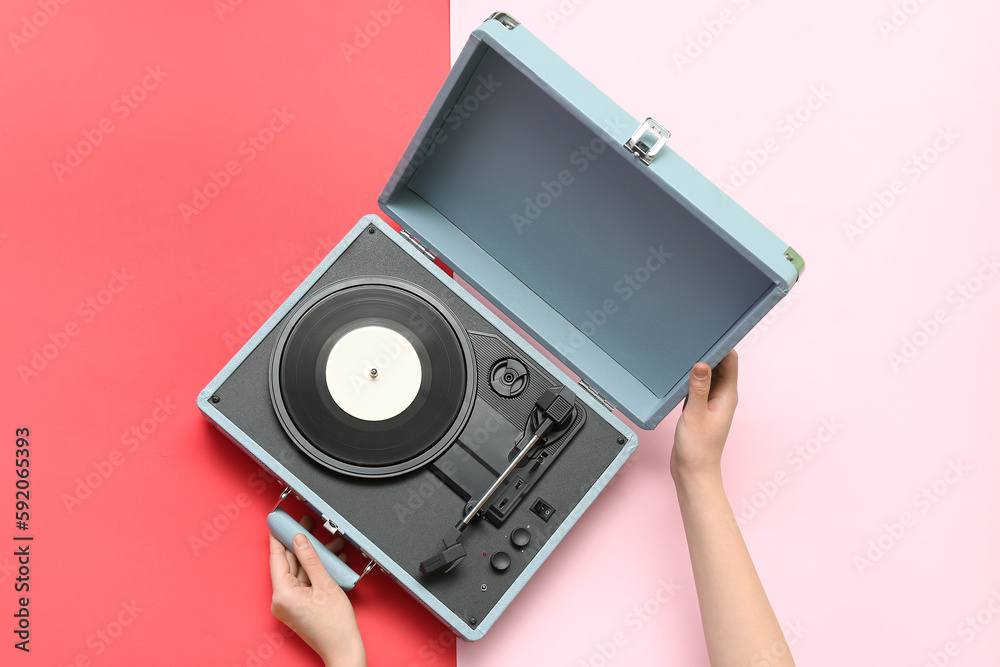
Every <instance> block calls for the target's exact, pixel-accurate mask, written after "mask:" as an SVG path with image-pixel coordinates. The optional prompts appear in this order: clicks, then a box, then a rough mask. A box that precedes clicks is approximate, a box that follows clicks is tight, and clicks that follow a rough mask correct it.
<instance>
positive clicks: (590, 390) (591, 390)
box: [580, 380, 615, 412]
mask: <svg viewBox="0 0 1000 667" xmlns="http://www.w3.org/2000/svg"><path fill="white" fill-rule="evenodd" d="M580 386H581V387H583V388H584V389H586V390H587V393H588V394H590V395H591V396H593V397H594V398H596V399H597V400H598V401H600V402H601V405H603V406H604V407H606V408H607V409H608V410H610V411H611V412H614V411H615V406H613V405H611V402H610V401H608V399H606V398H604V397H603V396H601V395H600V394H598V393H597V390H596V389H594V388H593V387H591V386H590V385H589V384H587V383H586V381H584V380H580Z"/></svg>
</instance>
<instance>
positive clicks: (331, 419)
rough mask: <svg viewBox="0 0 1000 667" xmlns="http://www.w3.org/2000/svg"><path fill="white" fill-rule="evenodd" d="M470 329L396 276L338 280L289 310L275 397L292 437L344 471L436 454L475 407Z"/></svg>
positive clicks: (408, 465)
mask: <svg viewBox="0 0 1000 667" xmlns="http://www.w3.org/2000/svg"><path fill="white" fill-rule="evenodd" d="M471 350H472V348H471V344H470V342H469V339H468V335H467V334H466V333H465V330H464V329H462V327H461V326H460V325H459V324H458V321H457V320H456V319H455V317H454V315H453V314H452V313H451V311H450V310H448V308H447V307H446V306H445V305H444V304H443V303H441V302H440V301H439V300H438V299H437V298H435V297H434V296H432V295H431V294H430V293H428V292H426V291H425V290H423V289H421V288H419V287H417V286H416V285H413V284H411V283H407V282H405V281H402V280H398V279H395V278H388V277H383V276H372V277H365V278H355V279H351V280H346V281H342V282H338V283H334V284H333V285H330V286H328V287H325V288H323V289H322V290H320V291H318V292H316V293H315V294H312V295H310V296H309V297H308V298H306V299H305V300H303V301H302V302H301V303H300V304H299V305H298V306H296V308H295V309H294V310H293V311H292V312H291V313H290V314H289V316H288V319H287V321H286V323H285V325H284V327H283V328H282V330H281V333H280V334H279V337H278V341H277V344H276V345H275V348H274V352H273V354H272V357H271V378H270V386H271V400H272V403H273V404H274V408H275V411H276V413H277V415H278V418H279V420H280V421H281V424H282V426H283V427H284V429H285V431H286V432H287V433H288V435H289V437H291V438H292V440H294V441H295V443H296V444H297V445H298V446H299V447H300V448H301V449H302V450H303V451H305V452H306V453H307V454H308V455H310V456H311V457H313V458H314V459H315V460H317V461H319V462H320V463H322V464H324V465H326V466H328V467H330V468H333V469H334V470H338V471H340V472H343V473H347V474H351V475H357V476H363V477H388V476H391V475H399V474H402V473H405V472H407V471H410V470H413V469H414V468H417V467H419V466H421V465H423V464H424V463H426V462H428V461H430V460H431V459H433V458H434V457H435V456H436V455H437V454H439V453H440V452H441V451H442V450H443V449H444V448H445V447H447V446H448V445H449V444H451V442H453V441H454V439H455V438H456V437H457V435H458V433H459V431H460V430H461V428H462V427H463V426H464V425H465V422H466V420H467V419H468V416H469V413H470V412H471V410H472V395H473V392H474V389H475V384H476V381H475V364H474V362H473V360H472V351H471Z"/></svg>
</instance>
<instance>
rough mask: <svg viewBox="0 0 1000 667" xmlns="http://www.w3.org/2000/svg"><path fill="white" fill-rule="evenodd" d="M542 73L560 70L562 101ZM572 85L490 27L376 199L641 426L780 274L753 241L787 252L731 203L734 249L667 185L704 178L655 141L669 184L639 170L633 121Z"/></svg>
mask: <svg viewBox="0 0 1000 667" xmlns="http://www.w3.org/2000/svg"><path fill="white" fill-rule="evenodd" d="M518 32H520V33H522V34H523V35H525V36H524V37H520V36H518ZM539 70H541V71H539ZM546 74H547V75H549V77H554V78H555V80H558V81H563V80H564V79H566V78H567V77H568V78H570V79H572V77H573V76H575V77H576V79H572V80H571V81H570V83H571V84H573V85H576V86H577V88H576V89H575V90H574V91H573V93H574V94H575V97H574V98H573V100H572V103H570V100H568V99H567V98H566V97H565V96H564V95H562V94H561V93H560V91H559V90H556V89H555V88H554V87H553V86H552V85H550V83H551V79H550V80H546V78H545V75H546ZM581 80H582V77H580V76H579V75H578V74H577V73H576V72H575V71H573V70H572V69H570V68H569V67H568V66H566V65H565V63H563V62H562V61H561V60H559V59H558V57H557V56H555V55H554V54H552V53H551V52H550V51H548V50H547V49H545V48H544V46H543V45H541V44H540V42H538V41H537V40H534V39H533V38H532V37H531V35H530V33H527V31H525V30H524V29H523V27H518V28H516V29H515V30H513V31H507V30H506V29H504V28H502V27H500V26H499V24H498V23H496V22H495V21H488V22H487V23H486V24H484V26H483V28H482V29H480V30H478V31H477V32H476V33H473V36H472V38H471V39H470V42H469V44H468V45H467V47H466V49H465V50H464V51H463V53H462V55H461V56H460V58H459V60H458V62H457V63H456V65H455V67H454V68H453V70H452V73H451V75H450V76H449V78H448V80H447V81H446V82H445V85H444V87H443V88H442V91H441V93H440V94H439V96H438V99H437V100H435V104H434V106H433V107H432V108H431V110H430V112H429V113H428V115H427V117H426V118H425V119H424V123H423V124H422V125H421V127H420V129H419V130H418V133H417V136H416V137H414V140H413V142H412V143H411V145H410V148H409V149H408V150H407V152H406V154H405V155H404V157H403V160H402V161H401V162H400V165H399V166H398V167H397V169H396V172H395V173H394V175H393V178H392V180H391V181H390V183H389V184H388V185H387V186H386V189H385V191H384V192H383V193H382V196H381V197H380V203H381V205H382V207H383V209H384V210H385V211H386V212H387V213H388V214H389V215H390V216H391V217H393V218H394V219H395V220H396V221H397V222H398V223H399V224H400V225H401V226H402V227H403V228H404V229H406V230H407V231H408V232H410V233H411V234H413V235H414V236H416V237H417V238H418V239H420V240H421V241H422V242H423V243H424V244H425V245H427V246H428V247H429V248H430V249H431V250H432V252H434V253H435V254H437V255H438V256H440V257H441V258H442V259H443V261H445V262H446V263H447V264H448V265H449V266H451V267H453V268H454V270H455V271H456V272H457V273H458V274H459V275H461V276H462V277H463V278H465V279H466V280H468V281H469V283H470V284H472V285H473V286H474V287H476V288H477V289H478V290H479V291H480V292H481V293H482V294H483V295H484V296H486V297H488V298H489V299H490V300H491V301H492V302H493V303H494V304H496V305H497V306H498V307H500V308H501V309H502V310H504V312H506V313H507V314H508V315H509V316H510V317H511V318H512V319H514V320H515V321H516V322H518V323H519V324H520V325H521V326H522V327H524V328H525V330H527V331H528V332H529V333H530V334H531V335H532V336H534V337H535V338H536V340H538V341H539V342H540V343H542V344H543V345H545V346H546V347H547V348H548V349H549V350H550V351H552V352H553V353H554V354H556V356H557V357H559V358H560V359H561V360H562V361H564V362H565V363H566V364H567V365H568V366H570V367H571V368H573V369H574V370H575V371H576V372H577V373H579V374H580V376H581V377H583V378H584V379H586V380H587V381H588V382H589V383H590V384H591V385H592V386H595V387H596V388H597V389H598V390H599V391H600V392H601V395H602V396H604V397H605V398H606V399H609V400H610V401H611V402H612V403H613V404H615V405H616V406H617V407H619V408H621V409H622V411H623V412H624V413H625V414H627V415H628V416H629V417H630V418H631V419H632V420H633V421H635V422H636V423H637V424H639V425H641V426H643V427H645V428H652V427H654V426H655V425H656V423H657V422H658V421H659V420H660V419H661V418H662V417H663V416H664V415H665V414H666V413H667V412H668V411H669V409H670V408H671V407H673V405H675V404H676V403H677V402H678V401H679V400H680V399H681V398H682V397H683V395H684V394H685V393H686V376H687V373H688V372H689V371H690V368H691V366H692V365H693V364H694V363H695V362H697V361H699V360H702V359H704V360H708V361H709V362H710V363H712V362H713V357H714V361H717V360H718V358H721V356H722V355H723V354H725V351H728V349H731V347H732V346H733V345H735V343H736V341H738V340H739V338H740V337H742V335H744V334H745V333H746V331H748V330H749V328H750V326H752V323H753V322H756V321H757V320H758V319H759V318H760V317H762V316H763V315H764V314H765V313H766V311H767V310H768V309H769V308H770V307H771V306H773V304H774V303H775V302H776V301H777V300H778V299H779V298H780V297H781V296H783V294H784V293H785V291H787V289H788V287H790V284H791V282H793V281H794V277H792V279H791V280H788V278H787V276H788V275H789V274H788V271H787V268H786V266H784V265H787V262H786V261H785V260H784V258H783V257H781V256H780V251H779V255H778V258H780V259H776V258H775V257H766V258H761V257H760V256H758V253H759V252H760V249H761V248H760V246H761V244H762V243H763V244H764V247H765V248H766V250H767V251H768V252H769V253H771V254H773V253H774V252H775V251H776V250H777V249H778V248H780V249H782V250H783V249H784V248H785V247H787V246H786V245H785V244H781V242H780V241H779V240H778V239H776V237H773V235H771V234H770V233H769V232H767V230H765V229H764V228H763V227H762V226H761V225H760V223H757V222H756V221H755V220H753V219H752V218H750V216H749V215H747V214H746V213H745V212H744V211H742V209H739V207H735V205H733V206H734V207H735V209H734V210H738V211H740V212H741V213H742V214H743V216H745V218H746V219H749V221H750V223H752V225H755V226H756V227H755V228H741V227H739V225H745V224H746V220H743V219H741V220H735V223H736V224H737V226H738V227H737V231H738V232H739V233H742V235H743V236H744V237H747V238H748V239H750V242H748V243H746V244H743V243H740V242H739V241H740V239H736V238H734V234H733V233H732V231H733V230H732V229H729V228H727V227H726V225H725V224H722V225H720V224H718V221H717V220H712V219H711V218H710V217H709V216H707V215H705V213H704V211H703V210H701V209H700V208H698V207H697V206H696V205H695V204H693V203H692V201H690V200H689V199H687V198H685V197H684V196H683V195H681V193H680V192H679V190H680V188H679V187H678V182H681V185H684V183H683V180H684V179H694V180H693V181H692V182H691V183H688V184H687V185H688V186H689V189H691V190H692V192H695V193H696V194H698V193H699V192H700V191H699V190H698V188H704V183H702V182H700V181H698V179H701V181H704V179H703V177H701V176H700V174H697V172H695V171H694V170H693V169H690V167H688V166H687V165H686V163H683V161H680V160H679V158H676V156H675V155H674V154H672V153H670V152H669V149H664V151H665V152H664V153H661V156H662V155H664V154H666V155H668V156H669V158H668V159H667V160H665V161H670V162H673V163H672V164H668V165H666V167H667V168H672V169H674V170H675V171H677V172H678V173H677V174H675V176H677V178H675V179H674V181H672V182H671V183H670V184H668V183H667V182H666V181H665V180H664V178H663V176H662V175H661V174H660V173H659V172H660V171H662V170H657V169H654V167H656V166H658V165H657V162H658V161H659V160H661V156H658V157H657V158H656V160H654V162H653V165H651V166H646V165H644V164H643V163H642V162H641V161H639V160H638V159H637V158H636V157H635V156H633V155H632V154H631V153H630V152H628V151H627V150H626V149H624V148H623V147H622V143H624V140H623V139H621V136H622V134H623V136H624V137H625V138H627V137H628V136H629V135H630V134H631V133H632V131H633V130H634V129H635V127H636V126H637V124H638V123H636V122H635V121H634V119H632V118H631V117H630V116H628V115H627V114H625V112H624V111H621V110H620V109H619V108H618V107H617V106H615V105H613V104H611V103H610V101H609V100H607V98H606V97H605V96H603V95H602V94H601V93H600V92H599V91H597V90H596V88H593V87H592V86H589V84H588V85H581V84H580V81H581ZM583 83H584V84H586V82H585V81H584V82H583ZM609 110H610V111H611V112H612V115H609V114H608V111H609ZM615 110H617V111H615ZM595 113H596V114H598V115H596V116H595ZM602 116H603V117H602ZM616 125H617V126H618V127H617V129H616V127H615V126H616ZM616 133H617V134H618V136H614V135H615V134H616ZM677 161H679V162H680V165H679V166H678V164H677V163H676V162H677ZM683 167H687V171H684V170H683V169H682V168H683ZM706 182H707V181H706ZM713 188H714V186H713ZM716 190H717V189H716ZM710 194H711V196H712V197H717V196H718V195H721V193H718V195H716V193H715V192H710ZM721 196H722V197H725V196H724V195H721ZM726 199H727V200H728V198H726ZM730 202H731V200H730ZM711 203H712V204H713V205H715V204H718V202H717V201H715V200H714V199H713V200H712V202H711ZM728 222H729V223H730V227H731V226H732V223H733V220H729V221H728ZM768 237H770V238H768ZM772 239H773V241H772ZM754 243H756V244H757V245H756V246H754ZM747 246H751V247H747ZM769 262H770V264H769ZM775 263H777V264H778V266H777V270H775V268H773V267H772V266H771V264H775ZM779 272H780V273H779Z"/></svg>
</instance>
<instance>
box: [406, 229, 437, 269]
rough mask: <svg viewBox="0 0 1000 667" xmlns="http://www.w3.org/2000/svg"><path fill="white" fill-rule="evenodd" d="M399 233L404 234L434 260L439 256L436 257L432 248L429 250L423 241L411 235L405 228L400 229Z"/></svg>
mask: <svg viewBox="0 0 1000 667" xmlns="http://www.w3.org/2000/svg"><path fill="white" fill-rule="evenodd" d="M399 233H400V234H402V235H403V236H404V237H405V238H406V239H407V240H409V242H410V243H412V244H413V245H415V246H417V248H419V249H420V252H422V253H424V254H425V255H427V257H428V258H429V259H430V260H431V261H432V262H433V261H434V260H436V259H437V257H435V256H434V254H433V253H432V252H431V251H430V250H428V249H427V248H425V247H424V244H423V243H421V242H420V241H418V240H417V239H415V238H413V237H412V236H410V235H409V234H408V233H407V231H406V230H405V229H400V230H399Z"/></svg>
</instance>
